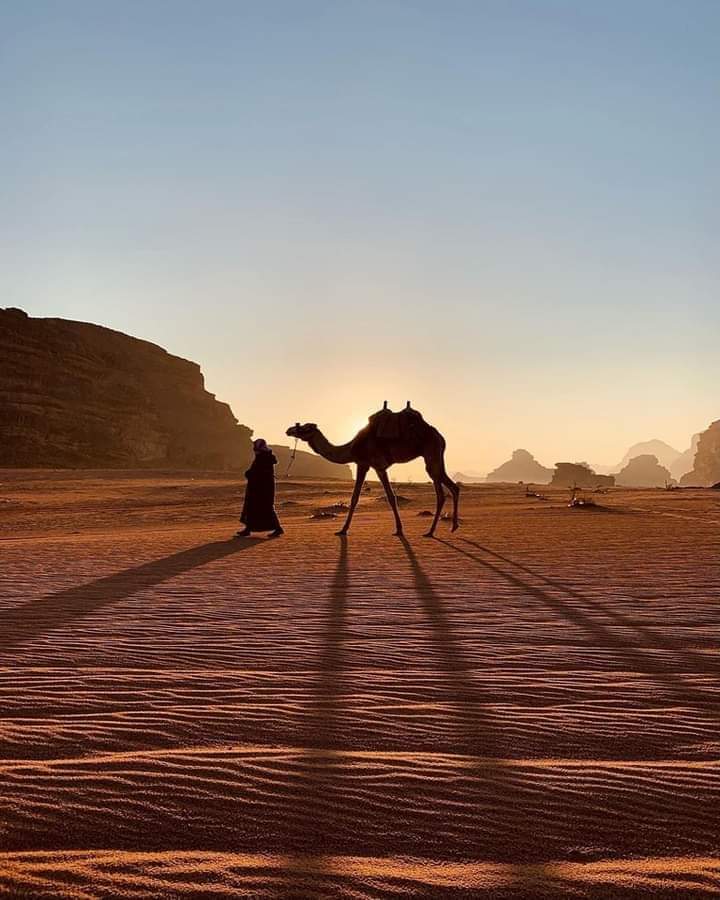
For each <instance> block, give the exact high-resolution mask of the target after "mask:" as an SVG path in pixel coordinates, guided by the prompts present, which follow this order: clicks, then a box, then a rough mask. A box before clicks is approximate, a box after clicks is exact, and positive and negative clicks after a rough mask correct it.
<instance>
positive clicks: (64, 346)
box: [0, 309, 252, 469]
mask: <svg viewBox="0 0 720 900" xmlns="http://www.w3.org/2000/svg"><path fill="white" fill-rule="evenodd" d="M251 435H252V431H251V430H250V429H249V428H247V427H245V426H244V425H239V424H238V422H237V420H236V419H235V416H234V415H233V413H232V410H231V409H230V407H229V406H228V405H227V404H226V403H220V402H219V401H217V400H216V399H215V396H214V395H213V394H210V393H209V392H208V391H206V390H205V385H204V380H203V376H202V373H201V371H200V367H199V366H198V365H197V364H196V363H193V362H188V360H185V359H180V358H179V357H177V356H172V355H171V354H169V353H167V352H166V351H165V350H163V349H162V348H161V347H158V346H156V345H155V344H151V343H148V342H147V341H142V340H138V339H137V338H133V337H129V336H128V335H125V334H121V333H120V332H117V331H112V330H111V329H109V328H102V327H100V326H98V325H89V324H86V323H83V322H71V321H68V320H65V319H33V318H30V317H28V316H27V315H26V314H25V313H24V312H22V311H21V310H13V309H5V310H2V309H0V465H3V466H28V467H31V466H57V467H81V466H82V467H98V468H103V467H115V468H123V467H127V468H133V467H155V468H204V469H214V468H220V469H227V468H243V467H244V466H245V465H246V464H247V462H248V461H249V459H250V457H251V455H252V452H251V443H250V438H251Z"/></svg>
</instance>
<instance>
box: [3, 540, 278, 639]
mask: <svg viewBox="0 0 720 900" xmlns="http://www.w3.org/2000/svg"><path fill="white" fill-rule="evenodd" d="M259 543H264V541H260V540H258V539H250V540H242V541H240V540H236V539H233V540H228V541H213V542H212V543H209V544H202V545H200V546H199V547H191V548H190V549H189V550H181V551H180V552H179V553H173V554H172V555H171V556H165V557H163V558H162V559H155V560H153V561H152V562H148V563H144V564H143V565H141V566H134V567H133V568H131V569H123V571H121V572H116V573H114V574H113V575H106V576H105V577H103V578H98V579H96V580H95V581H90V582H87V583H86V584H81V585H78V586H77V587H72V588H68V589H66V590H64V591H58V592H57V593H54V594H48V595H47V596H45V597H38V598H37V599H35V600H30V601H29V602H27V603H23V604H22V605H21V606H14V607H12V608H11V609H6V610H2V611H0V653H7V652H8V651H10V650H13V649H14V648H15V647H17V646H19V645H21V644H24V643H25V642H26V641H31V640H34V639H35V638H37V637H40V636H41V635H43V634H47V632H49V631H53V630H55V629H56V628H62V627H63V626H64V625H68V624H70V623H71V622H74V621H77V620H78V619H82V618H84V617H85V616H89V615H91V614H92V613H94V612H95V611H96V610H98V609H102V608H103V607H104V606H108V605H110V604H112V603H117V602H118V601H119V600H124V599H125V598H127V597H131V596H132V595H133V594H137V593H139V592H140V591H144V590H146V589H147V588H151V587H154V586H155V585H157V584H161V583H162V582H164V581H168V580H169V579H171V578H175V577H176V576H178V575H182V574H183V573H184V572H189V571H190V570H191V569H196V568H198V567H199V566H204V565H207V564H208V563H211V562H213V561H214V560H217V559H222V558H223V557H224V556H230V555H231V554H233V553H238V552H240V551H241V550H250V549H251V548H252V547H255V546H256V545H257V544H259Z"/></svg>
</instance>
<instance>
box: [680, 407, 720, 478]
mask: <svg viewBox="0 0 720 900" xmlns="http://www.w3.org/2000/svg"><path fill="white" fill-rule="evenodd" d="M717 481H720V419H718V420H717V422H713V423H712V425H711V426H710V427H709V428H708V429H707V431H703V433H702V434H701V435H700V440H699V441H698V445H697V452H696V454H695V462H694V465H693V468H692V471H690V472H688V473H687V474H686V475H683V477H682V478H681V479H680V484H682V485H699V486H701V487H709V486H710V485H714V484H715V483H716V482H717Z"/></svg>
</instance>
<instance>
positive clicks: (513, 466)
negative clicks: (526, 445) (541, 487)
mask: <svg viewBox="0 0 720 900" xmlns="http://www.w3.org/2000/svg"><path fill="white" fill-rule="evenodd" d="M552 475H553V470H552V469H546V468H545V466H541V465H540V463H539V462H538V461H537V460H536V459H535V457H534V456H533V455H532V453H528V451H527V450H513V455H512V457H511V458H510V459H509V460H508V461H507V462H504V463H503V464H502V465H501V466H498V467H497V469H494V470H493V471H492V472H490V474H489V475H488V476H487V479H486V480H487V481H494V482H498V481H511V482H518V481H525V482H529V483H531V484H549V482H550V479H551V478H552Z"/></svg>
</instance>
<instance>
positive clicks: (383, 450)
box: [286, 401, 460, 537]
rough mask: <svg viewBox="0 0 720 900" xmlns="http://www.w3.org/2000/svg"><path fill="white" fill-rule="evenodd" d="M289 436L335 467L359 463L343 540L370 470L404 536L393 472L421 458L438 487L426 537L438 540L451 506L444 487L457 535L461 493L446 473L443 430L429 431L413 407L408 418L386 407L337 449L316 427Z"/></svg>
mask: <svg viewBox="0 0 720 900" xmlns="http://www.w3.org/2000/svg"><path fill="white" fill-rule="evenodd" d="M286 434H287V435H288V436H289V437H293V438H297V439H298V440H301V441H305V442H306V443H308V444H309V445H310V447H311V448H312V449H313V450H314V451H315V452H316V453H318V454H319V455H320V456H322V457H324V458H325V459H328V460H330V462H335V463H342V464H347V463H355V465H356V466H357V474H356V477H355V488H354V490H353V494H352V499H351V500H350V508H349V509H348V514H347V518H346V520H345V524H344V525H343V527H342V528H341V529H340V531H338V532H337V534H339V535H344V534H347V532H348V529H349V528H350V523H351V522H352V517H353V513H354V512H355V507H356V506H357V503H358V499H359V498H360V492H361V490H362V486H363V483H364V481H365V478H366V477H367V473H368V471H369V470H370V469H374V470H375V472H376V473H377V476H378V478H379V479H380V482H381V484H382V486H383V487H384V488H385V493H386V495H387V499H388V503H389V504H390V508H391V509H392V512H393V515H394V517H395V534H397V535H401V534H402V533H403V527H402V522H401V521H400V514H399V512H398V506H397V499H396V497H395V493H394V491H393V489H392V486H391V484H390V480H389V478H388V475H387V470H388V469H389V468H390V466H392V465H394V464H395V463H405V462H410V461H411V460H413V459H417V458H418V457H422V458H423V459H424V460H425V470H426V471H427V473H428V475H429V476H430V478H431V480H432V483H433V485H434V486H435V496H436V498H437V502H436V505H435V516H434V518H433V521H432V525H431V526H430V530H429V531H428V532H426V534H425V537H432V536H433V535H434V534H435V529H436V527H437V523H438V520H439V519H440V513H441V512H442V508H443V506H444V505H445V491H444V487H447V488H449V489H450V492H451V493H452V498H453V517H452V530H453V531H455V530H456V529H457V527H458V498H459V496H460V488H459V487H458V485H457V484H455V482H454V481H453V480H452V479H451V478H450V476H449V475H448V474H447V472H446V471H445V438H444V437H443V436H442V435H441V434H440V432H439V431H438V430H437V428H434V427H433V426H432V425H429V424H428V423H427V422H426V421H425V419H423V417H422V415H421V414H420V413H419V412H418V411H417V410H415V409H411V408H410V403H409V402H408V404H407V406H406V408H405V409H404V410H403V411H402V412H399V413H394V412H392V411H391V410H389V409H388V408H387V401H385V404H384V406H383V408H382V409H381V410H380V411H379V412H376V413H374V414H373V415H372V416H370V418H369V420H368V424H367V425H366V426H365V428H363V429H361V430H360V431H359V432H358V433H357V434H356V435H355V437H354V438H353V439H352V440H351V441H348V443H347V444H340V445H335V444H331V443H330V441H329V440H328V439H327V438H326V437H325V435H324V434H323V433H322V431H320V429H319V428H318V427H317V425H315V424H314V423H311V422H308V423H306V424H305V425H301V424H300V423H299V422H297V423H296V424H295V425H292V426H291V427H290V428H288V430H287V432H286Z"/></svg>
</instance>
